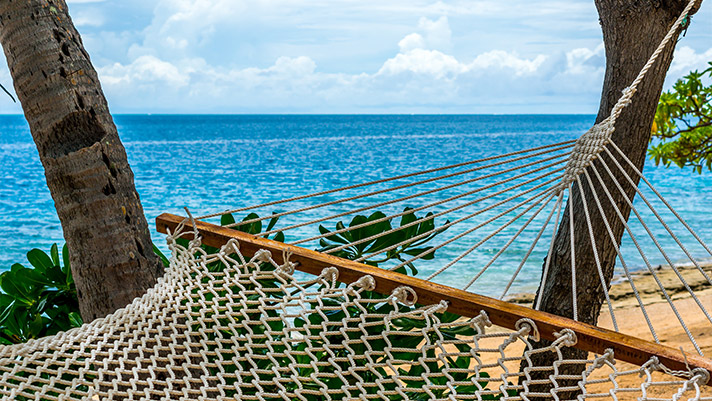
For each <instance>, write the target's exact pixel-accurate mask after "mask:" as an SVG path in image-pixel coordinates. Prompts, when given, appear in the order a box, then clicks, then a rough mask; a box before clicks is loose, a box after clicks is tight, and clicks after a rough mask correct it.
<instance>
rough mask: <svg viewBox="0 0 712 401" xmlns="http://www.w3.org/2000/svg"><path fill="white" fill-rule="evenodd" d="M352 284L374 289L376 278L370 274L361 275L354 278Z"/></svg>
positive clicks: (368, 289) (370, 289) (367, 289)
mask: <svg viewBox="0 0 712 401" xmlns="http://www.w3.org/2000/svg"><path fill="white" fill-rule="evenodd" d="M354 285H355V286H357V287H361V288H362V289H364V290H366V291H373V290H375V289H376V279H374V278H373V277H372V276H363V277H361V278H360V279H358V280H356V282H354Z"/></svg>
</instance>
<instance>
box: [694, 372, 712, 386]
mask: <svg viewBox="0 0 712 401" xmlns="http://www.w3.org/2000/svg"><path fill="white" fill-rule="evenodd" d="M690 373H692V378H691V379H690V381H693V382H696V383H697V384H699V385H705V384H707V383H709V381H710V372H708V371H707V369H703V368H695V369H692V371H691V372H690Z"/></svg>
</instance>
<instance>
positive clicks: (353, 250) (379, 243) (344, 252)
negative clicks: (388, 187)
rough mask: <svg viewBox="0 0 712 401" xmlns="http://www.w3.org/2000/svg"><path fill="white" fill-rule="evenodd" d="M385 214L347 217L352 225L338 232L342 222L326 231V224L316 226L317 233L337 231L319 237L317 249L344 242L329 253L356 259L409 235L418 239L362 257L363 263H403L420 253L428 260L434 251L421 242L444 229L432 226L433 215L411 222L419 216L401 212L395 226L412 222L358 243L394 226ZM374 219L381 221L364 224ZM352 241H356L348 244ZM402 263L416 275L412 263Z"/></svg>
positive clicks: (403, 269) (406, 238)
mask: <svg viewBox="0 0 712 401" xmlns="http://www.w3.org/2000/svg"><path fill="white" fill-rule="evenodd" d="M409 210H412V208H405V210H403V211H404V212H408V211H409ZM432 215H433V213H432V212H431V213H428V214H427V215H425V217H426V218H428V217H431V216H432ZM385 217H386V215H385V214H384V213H382V212H374V213H373V214H371V215H370V216H368V217H366V216H362V215H358V216H356V217H354V218H353V219H352V220H351V223H349V228H352V227H356V228H352V229H350V230H348V231H344V232H340V231H342V230H344V229H345V228H346V226H345V225H344V223H342V222H338V223H336V229H335V230H334V231H330V230H328V229H327V228H326V227H324V226H322V225H320V226H319V232H320V233H321V234H330V233H332V232H337V233H335V234H333V235H330V236H328V237H326V238H325V239H321V240H320V243H319V245H320V246H321V248H320V249H318V251H319V252H326V251H329V250H331V249H335V248H338V247H342V246H344V245H346V247H345V248H343V249H341V250H338V251H336V252H334V253H332V254H333V255H334V256H338V257H341V258H344V259H349V260H356V259H359V258H360V257H362V256H365V255H368V254H371V253H374V252H380V251H383V250H384V249H387V248H390V247H394V246H396V245H398V244H401V243H403V242H405V241H407V240H409V239H411V238H415V237H418V239H416V240H414V241H413V242H409V243H405V244H403V245H398V246H397V247H395V248H393V249H391V250H389V251H386V252H385V254H384V256H382V257H381V258H380V259H376V260H366V261H364V263H366V264H369V265H372V266H378V265H379V264H382V263H384V262H387V261H389V260H393V259H395V260H398V261H400V262H405V261H406V260H407V259H410V258H409V257H412V256H417V255H420V254H423V253H424V255H423V256H422V257H421V259H423V260H430V259H433V258H434V257H435V252H434V251H431V250H432V248H433V247H432V246H425V244H427V243H428V242H430V241H431V240H432V239H433V238H435V236H436V235H438V234H440V233H442V232H443V231H445V229H443V228H439V229H436V228H435V219H434V218H430V219H426V220H424V221H421V222H419V223H415V224H413V223H414V222H415V221H416V220H419V219H420V217H417V216H416V215H415V213H412V212H411V213H407V214H405V215H403V217H401V219H400V223H399V225H398V227H405V226H407V225H409V224H412V225H410V226H408V227H406V228H403V229H401V230H398V231H393V232H391V233H388V234H385V235H383V236H381V237H378V238H374V239H370V240H367V241H364V242H360V243H358V242H359V241H361V240H363V239H366V238H369V237H371V236H375V235H378V234H382V233H385V232H387V231H390V230H391V229H393V228H394V226H393V225H392V224H391V221H392V220H393V219H385ZM377 220H381V221H379V222H377V223H372V224H366V223H369V222H373V221H377ZM448 223H449V221H447V222H446V223H445V224H448ZM362 225H363V226H362ZM352 243H356V244H354V245H350V244H352ZM406 266H407V267H408V268H409V269H410V271H411V273H412V274H413V275H416V274H418V270H417V269H416V268H415V266H413V263H408V264H406ZM397 271H398V272H399V273H404V274H405V273H406V271H405V266H404V267H402V268H400V269H399V270H397Z"/></svg>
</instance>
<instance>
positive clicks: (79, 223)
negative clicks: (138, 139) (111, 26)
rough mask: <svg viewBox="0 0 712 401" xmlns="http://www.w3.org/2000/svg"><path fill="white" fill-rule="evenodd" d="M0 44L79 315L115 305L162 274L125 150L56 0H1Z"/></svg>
mask: <svg viewBox="0 0 712 401" xmlns="http://www.w3.org/2000/svg"><path fill="white" fill-rule="evenodd" d="M0 42H2V47H3V49H4V51H5V56H6V57H7V62H8V65H9V67H10V73H11V74H12V78H13V80H14V85H15V91H16V92H17V95H18V98H19V99H20V102H21V103H22V108H23V110H24V113H25V117H26V118H27V121H28V122H29V125H30V130H31V132H32V137H33V139H34V141H35V144H36V145H37V150H38V151H39V155H40V160H41V161H42V165H43V166H44V169H45V176H46V178H47V185H48V186H49V189H50V192H51V194H52V198H53V199H54V202H55V206H56V208H57V214H58V215H59V219H60V221H61V223H62V229H63V231H64V238H65V240H66V241H67V245H68V248H69V253H70V260H71V266H72V274H73V275H74V279H75V282H76V286H77V293H78V296H79V304H80V309H81V314H82V317H83V318H84V320H85V321H91V320H93V319H95V318H98V317H103V316H106V315H107V314H109V313H111V312H113V311H115V310H116V309H118V308H121V307H123V306H125V305H127V304H128V303H129V302H131V300H132V299H134V298H135V297H137V296H140V295H142V294H143V293H144V292H145V290H146V289H148V288H150V287H151V286H153V285H154V283H155V282H156V280H157V278H158V277H160V276H161V275H162V273H163V267H162V264H161V263H160V261H159V259H158V258H157V257H156V255H155V254H154V253H153V250H152V243H151V238H150V234H149V231H148V224H147V223H146V218H145V217H144V214H143V208H142V207H141V203H140V201H139V197H138V193H137V192H136V188H135V186H134V179H133V172H132V171H131V168H130V167H129V164H128V161H127V159H126V151H125V149H124V147H123V145H122V144H121V141H120V140H119V136H118V133H117V131H116V126H115V125H114V122H113V120H112V118H111V115H110V114H109V108H108V105H107V103H106V99H105V98H104V94H103V92H102V90H101V86H100V85H99V80H98V77H97V74H96V71H95V70H94V68H93V67H92V65H91V62H90V60H89V55H88V54H87V52H86V51H85V50H84V47H83V45H82V41H81V38H80V36H79V33H78V32H77V30H76V29H75V28H74V25H73V24H72V21H71V19H70V18H69V14H68V10H67V5H66V3H65V1H64V0H23V1H19V0H14V1H13V0H0Z"/></svg>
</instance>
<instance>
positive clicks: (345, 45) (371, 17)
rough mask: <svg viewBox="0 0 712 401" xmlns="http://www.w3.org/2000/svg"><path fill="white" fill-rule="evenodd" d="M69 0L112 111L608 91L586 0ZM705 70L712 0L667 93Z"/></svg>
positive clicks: (361, 109)
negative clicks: (687, 76) (675, 84)
mask: <svg viewBox="0 0 712 401" xmlns="http://www.w3.org/2000/svg"><path fill="white" fill-rule="evenodd" d="M67 3H68V4H69V9H70V15H71V16H72V18H73V21H74V23H75V25H76V26H77V28H78V30H79V32H80V34H81V35H82V38H83V41H84V45H85V47H86V49H87V51H88V52H89V54H90V56H91V59H92V62H93V64H94V66H95V68H96V69H97V71H98V73H99V78H100V80H101V83H102V87H103V89H104V92H105V94H106V97H107V99H108V101H109V107H110V109H111V111H112V112H113V113H327V114H328V113H435V114H438V113H466V114H482V113H487V114H489V113H494V114H514V113H533V114H537V113H544V114H558V113H581V114H595V113H596V111H597V108H598V103H599V96H600V91H601V85H602V80H603V70H604V63H605V54H604V50H603V45H602V37H601V30H600V26H599V24H598V14H597V12H596V8H595V6H594V4H593V0H507V1H502V0H450V1H446V0H440V1H435V0H106V1H104V0H68V1H67ZM3 58H4V57H3ZM708 61H712V1H707V2H704V3H703V5H702V8H701V10H700V11H699V12H698V14H697V15H696V16H695V17H694V18H693V24H692V26H691V27H690V29H689V31H688V33H687V35H686V36H685V37H684V38H682V40H681V41H680V42H679V43H678V46H677V50H676V53H675V58H674V61H673V64H672V66H671V69H670V72H669V75H668V81H667V84H666V85H667V87H668V88H669V87H670V85H671V84H672V82H674V80H675V79H677V78H680V77H682V76H683V75H685V73H687V72H688V71H690V70H693V69H704V68H705V67H706V65H707V62H708ZM0 64H1V66H0V83H2V84H3V85H4V86H5V87H11V86H12V85H11V78H10V76H9V73H8V70H7V63H6V62H4V60H3V62H2V63H0ZM0 113H21V108H20V106H19V105H17V104H13V103H12V102H11V101H10V100H8V99H2V98H0Z"/></svg>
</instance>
